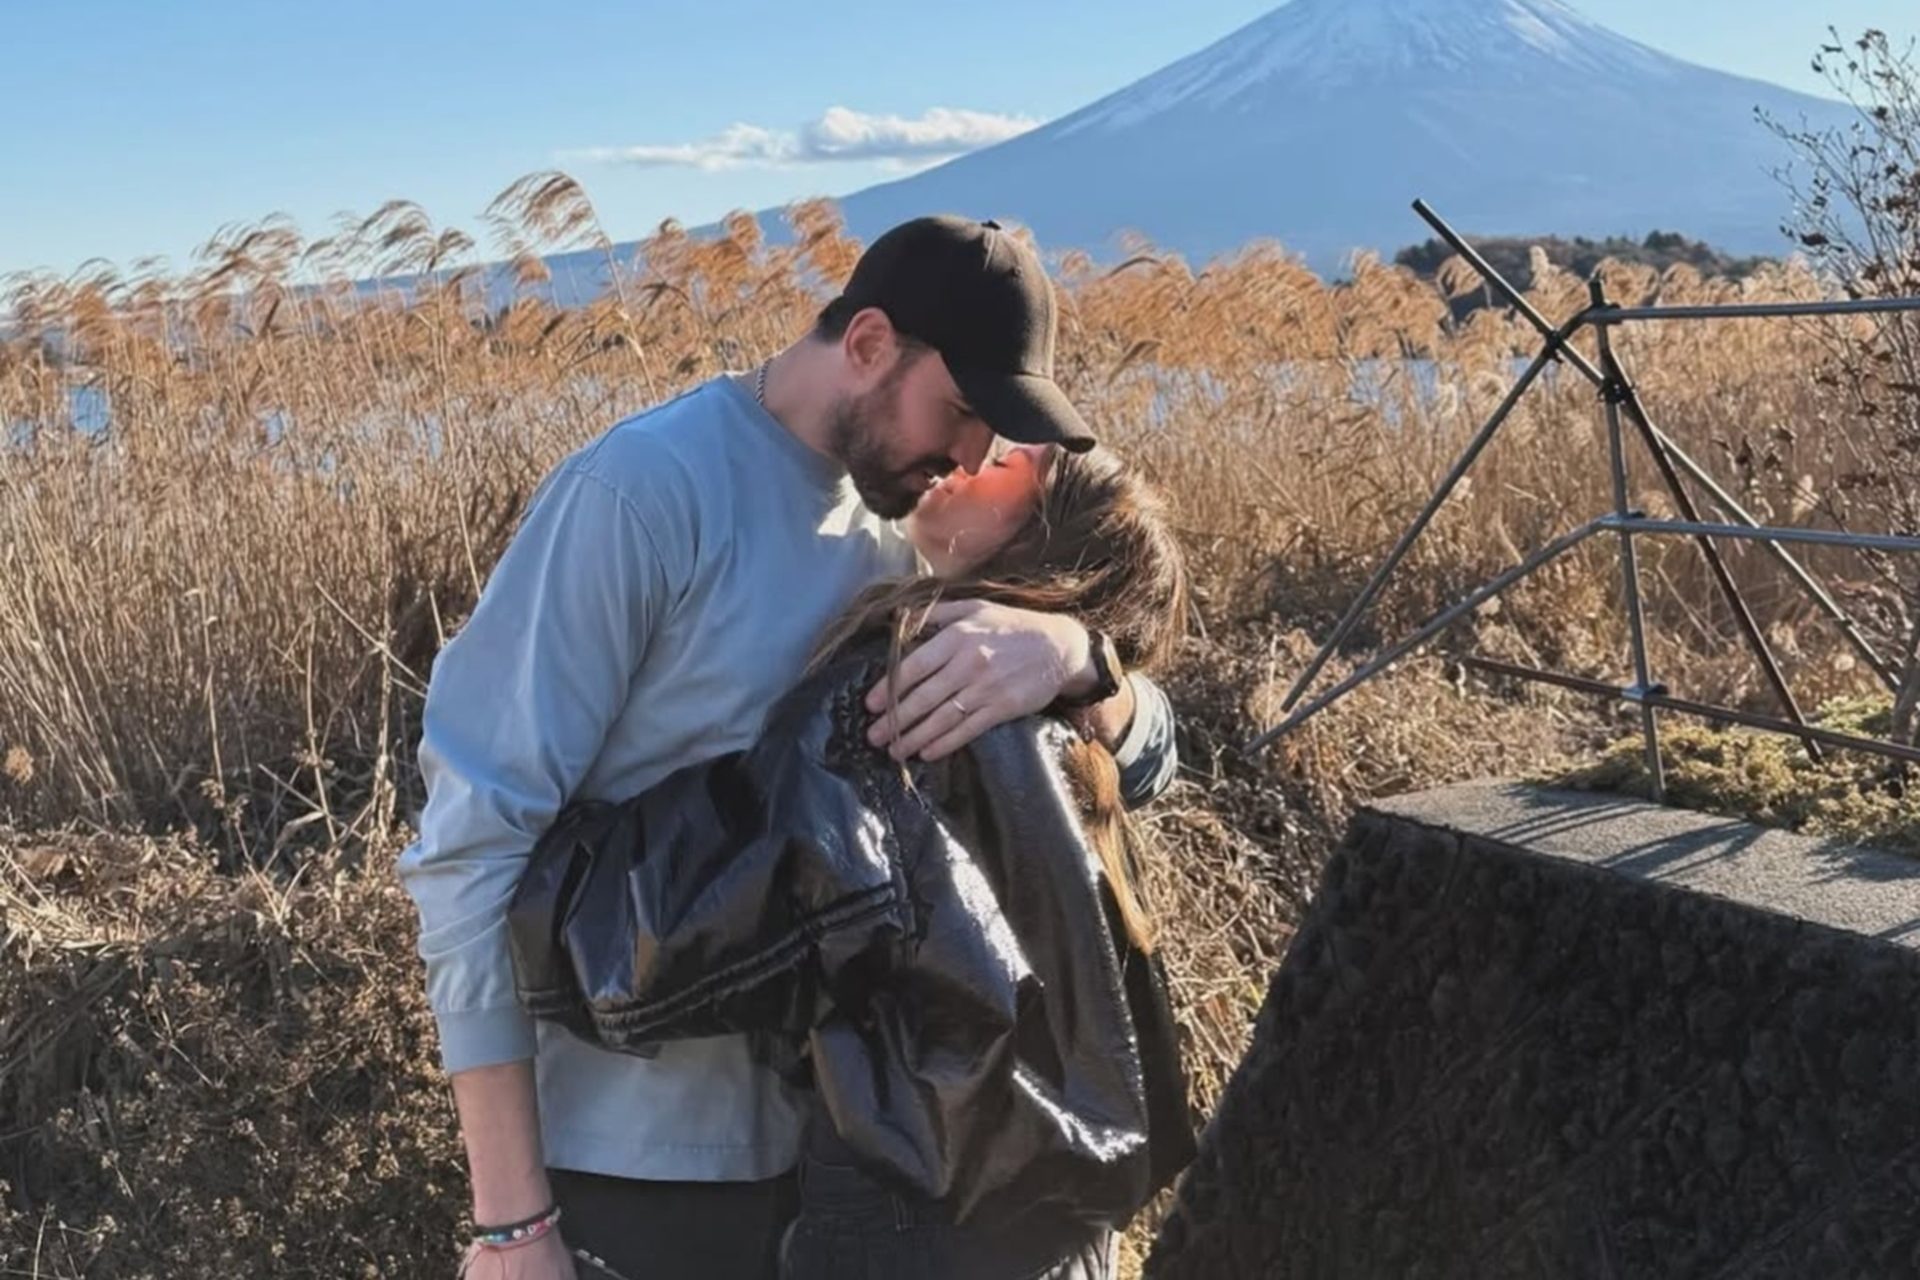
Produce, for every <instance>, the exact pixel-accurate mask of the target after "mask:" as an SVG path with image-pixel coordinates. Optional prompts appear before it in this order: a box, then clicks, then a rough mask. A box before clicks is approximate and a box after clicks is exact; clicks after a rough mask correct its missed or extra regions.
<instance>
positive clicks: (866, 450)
mask: <svg viewBox="0 0 1920 1280" xmlns="http://www.w3.org/2000/svg"><path fill="white" fill-rule="evenodd" d="M899 406H900V386H899V380H898V379H897V378H892V377H890V378H888V379H886V380H885V381H883V382H882V383H881V384H880V385H879V386H877V387H875V388H874V389H873V390H871V391H869V392H867V393H866V394H865V395H862V396H858V397H848V398H847V399H845V400H842V401H841V402H840V404H839V405H838V406H837V407H836V408H835V410H834V414H833V422H832V425H831V426H830V427H829V429H828V432H827V447H828V448H829V449H830V450H831V451H832V454H833V456H834V457H835V458H837V459H839V461H840V465H842V466H844V467H845V468H846V469H847V478H848V479H850V480H852V481H853V487H854V491H855V492H857V493H858V494H859V495H860V501H861V502H863V503H865V504H866V507H867V510H869V511H871V512H873V514H875V515H877V516H879V517H880V518H881V519H882V520H901V519H904V518H906V517H907V516H909V515H912V514H913V509H914V508H915V507H917V506H919V505H920V499H921V497H922V496H923V492H924V491H923V488H922V484H921V476H922V474H923V473H925V472H932V473H933V475H934V476H935V477H936V478H937V477H939V476H943V475H945V474H947V473H948V472H949V471H951V470H953V460H952V459H951V458H948V457H947V456H946V455H945V454H934V455H929V456H927V457H924V458H919V459H916V460H915V461H913V462H912V463H910V464H908V465H907V466H904V467H902V466H899V465H897V464H896V463H895V462H894V461H893V460H892V459H891V458H889V457H888V456H887V436H888V435H889V434H890V431H891V429H892V426H893V424H894V422H895V421H896V420H897V419H898V417H899Z"/></svg>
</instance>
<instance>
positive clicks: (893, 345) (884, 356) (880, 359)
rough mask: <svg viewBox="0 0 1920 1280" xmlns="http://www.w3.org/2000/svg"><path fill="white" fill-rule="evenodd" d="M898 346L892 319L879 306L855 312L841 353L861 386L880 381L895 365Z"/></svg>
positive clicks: (845, 334)
mask: <svg viewBox="0 0 1920 1280" xmlns="http://www.w3.org/2000/svg"><path fill="white" fill-rule="evenodd" d="M899 347H900V341H899V335H898V334H896V333H895V332H894V329H893V321H892V320H890V319H888V318H887V313H886V312H884V311H882V310H881V309H880V308H879V307H866V308H864V309H862V310H860V311H856V312H854V314H853V318H852V319H851V320H849V321H847V329H846V332H845V333H843V334H841V335H840V353H841V355H842V356H843V357H845V359H846V362H847V369H848V371H849V372H850V373H852V374H853V376H854V378H855V380H856V381H858V382H859V383H860V384H861V385H862V386H871V385H873V384H874V383H877V382H878V381H879V380H880V379H881V377H882V376H883V375H884V374H885V373H886V371H887V370H888V369H890V368H892V367H893V361H894V357H895V355H896V353H897V352H898V351H899Z"/></svg>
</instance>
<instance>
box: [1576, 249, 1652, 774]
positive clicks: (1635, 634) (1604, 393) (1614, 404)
mask: <svg viewBox="0 0 1920 1280" xmlns="http://www.w3.org/2000/svg"><path fill="white" fill-rule="evenodd" d="M1589 290H1590V292H1591V293H1592V296H1593V305H1594V307H1595V309H1596V310H1597V309H1599V308H1603V307H1605V306H1606V305H1607V291H1606V288H1605V287H1604V286H1603V285H1602V284H1601V283H1600V282H1599V281H1598V280H1595V281H1594V282H1593V283H1592V284H1591V285H1590V286H1589ZM1594 336H1595V337H1596V338H1597V339H1598V340H1599V342H1600V366H1601V368H1602V369H1604V370H1605V371H1606V374H1607V380H1606V382H1605V384H1604V385H1603V386H1602V387H1601V389H1600V395H1601V398H1602V399H1603V400H1605V401H1606V410H1607V452H1608V456H1609V457H1610V459H1611V460H1612V464H1613V512H1614V515H1615V516H1616V517H1618V518H1619V519H1620V520H1626V519H1629V518H1630V517H1631V516H1632V515H1633V512H1632V510H1631V508H1630V507H1629V506H1628V502H1627V498H1628V495H1627V455H1626V438H1625V435H1624V433H1623V432H1622V431H1621V429H1620V404H1621V402H1622V401H1623V400H1625V399H1626V398H1627V396H1628V395H1629V394H1630V391H1629V390H1628V387H1627V380H1626V377H1625V376H1624V375H1623V374H1622V373H1621V372H1620V366H1619V365H1618V364H1617V363H1616V362H1615V361H1614V358H1613V343H1612V342H1611V340H1610V339H1611V335H1610V334H1609V332H1608V331H1607V330H1606V329H1604V328H1601V329H1596V330H1594ZM1619 532H1620V571H1621V576H1622V579H1623V581H1624V584H1625V586H1626V602H1627V626H1628V630H1629V633H1630V635H1631V638H1632V642H1633V678H1634V680H1635V681H1636V682H1637V683H1638V687H1639V691H1640V692H1641V693H1642V694H1649V693H1652V692H1654V687H1653V677H1652V675H1651V674H1650V673H1649V670H1648V664H1647V630H1646V619H1645V617H1644V616H1643V614H1642V611H1641V607H1640V558H1639V556H1638V554H1637V553H1636V552H1635V550H1634V546H1633V530H1631V529H1627V528H1621V529H1620V531H1619ZM1640 729H1641V732H1642V733H1644V734H1645V735H1646V740H1647V785H1648V787H1649V789H1650V790H1651V792H1652V798H1653V802H1654V803H1655V804H1665V803H1666V800H1667V778H1666V771H1665V769H1664V767H1663V766H1662V765H1661V762H1660V724H1659V720H1658V718H1657V716H1656V714H1655V712H1654V709H1653V707H1652V706H1651V705H1649V704H1648V703H1646V702H1644V701H1643V702H1642V703H1641V704H1640Z"/></svg>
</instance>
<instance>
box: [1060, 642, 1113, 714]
mask: <svg viewBox="0 0 1920 1280" xmlns="http://www.w3.org/2000/svg"><path fill="white" fill-rule="evenodd" d="M1087 648H1088V650H1089V651H1090V652H1091V653H1092V654H1093V676H1094V681H1095V684H1094V687H1093V689H1092V691H1091V692H1089V693H1086V694H1083V695H1082V696H1080V697H1078V698H1070V697H1068V696H1067V695H1066V694H1064V693H1063V694H1061V695H1060V697H1059V699H1058V700H1057V701H1056V702H1055V704H1054V705H1055V706H1058V707H1060V708H1062V709H1063V710H1067V711H1073V710H1077V709H1079V708H1081V707H1092V706H1098V705H1099V704H1100V703H1102V702H1105V701H1106V700H1107V699H1108V698H1111V697H1113V696H1114V695H1115V694H1117V693H1119V692H1120V655H1119V654H1118V653H1117V652H1115V651H1114V647H1113V639H1112V638H1111V637H1110V636H1108V635H1107V633H1106V632H1104V631H1095V630H1094V629H1093V628H1092V627H1088V628H1087Z"/></svg>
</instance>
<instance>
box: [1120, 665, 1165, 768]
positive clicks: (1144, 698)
mask: <svg viewBox="0 0 1920 1280" xmlns="http://www.w3.org/2000/svg"><path fill="white" fill-rule="evenodd" d="M1127 681H1128V683H1130V684H1131V685H1133V723H1132V724H1129V725H1128V726H1127V736H1126V737H1124V738H1122V739H1121V740H1120V745H1119V746H1118V747H1115V748H1114V751H1113V762H1114V763H1115V764H1117V765H1119V766H1120V767H1121V768H1122V769H1130V768H1132V767H1133V766H1134V765H1136V764H1138V763H1140V755H1141V753H1142V752H1144V751H1145V750H1146V749H1147V744H1148V743H1150V742H1152V741H1153V739H1154V735H1155V731H1156V730H1157V729H1158V728H1159V727H1160V726H1159V723H1158V722H1159V720H1160V718H1161V717H1162V716H1164V715H1165V714H1166V702H1165V700H1164V699H1162V698H1161V697H1158V696H1156V695H1158V693H1159V688H1158V687H1157V686H1155V685H1153V684H1151V683H1149V682H1147V681H1145V680H1142V679H1141V678H1140V677H1139V676H1137V675H1135V674H1134V673H1133V672H1131V671H1129V672H1128V673H1127Z"/></svg>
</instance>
